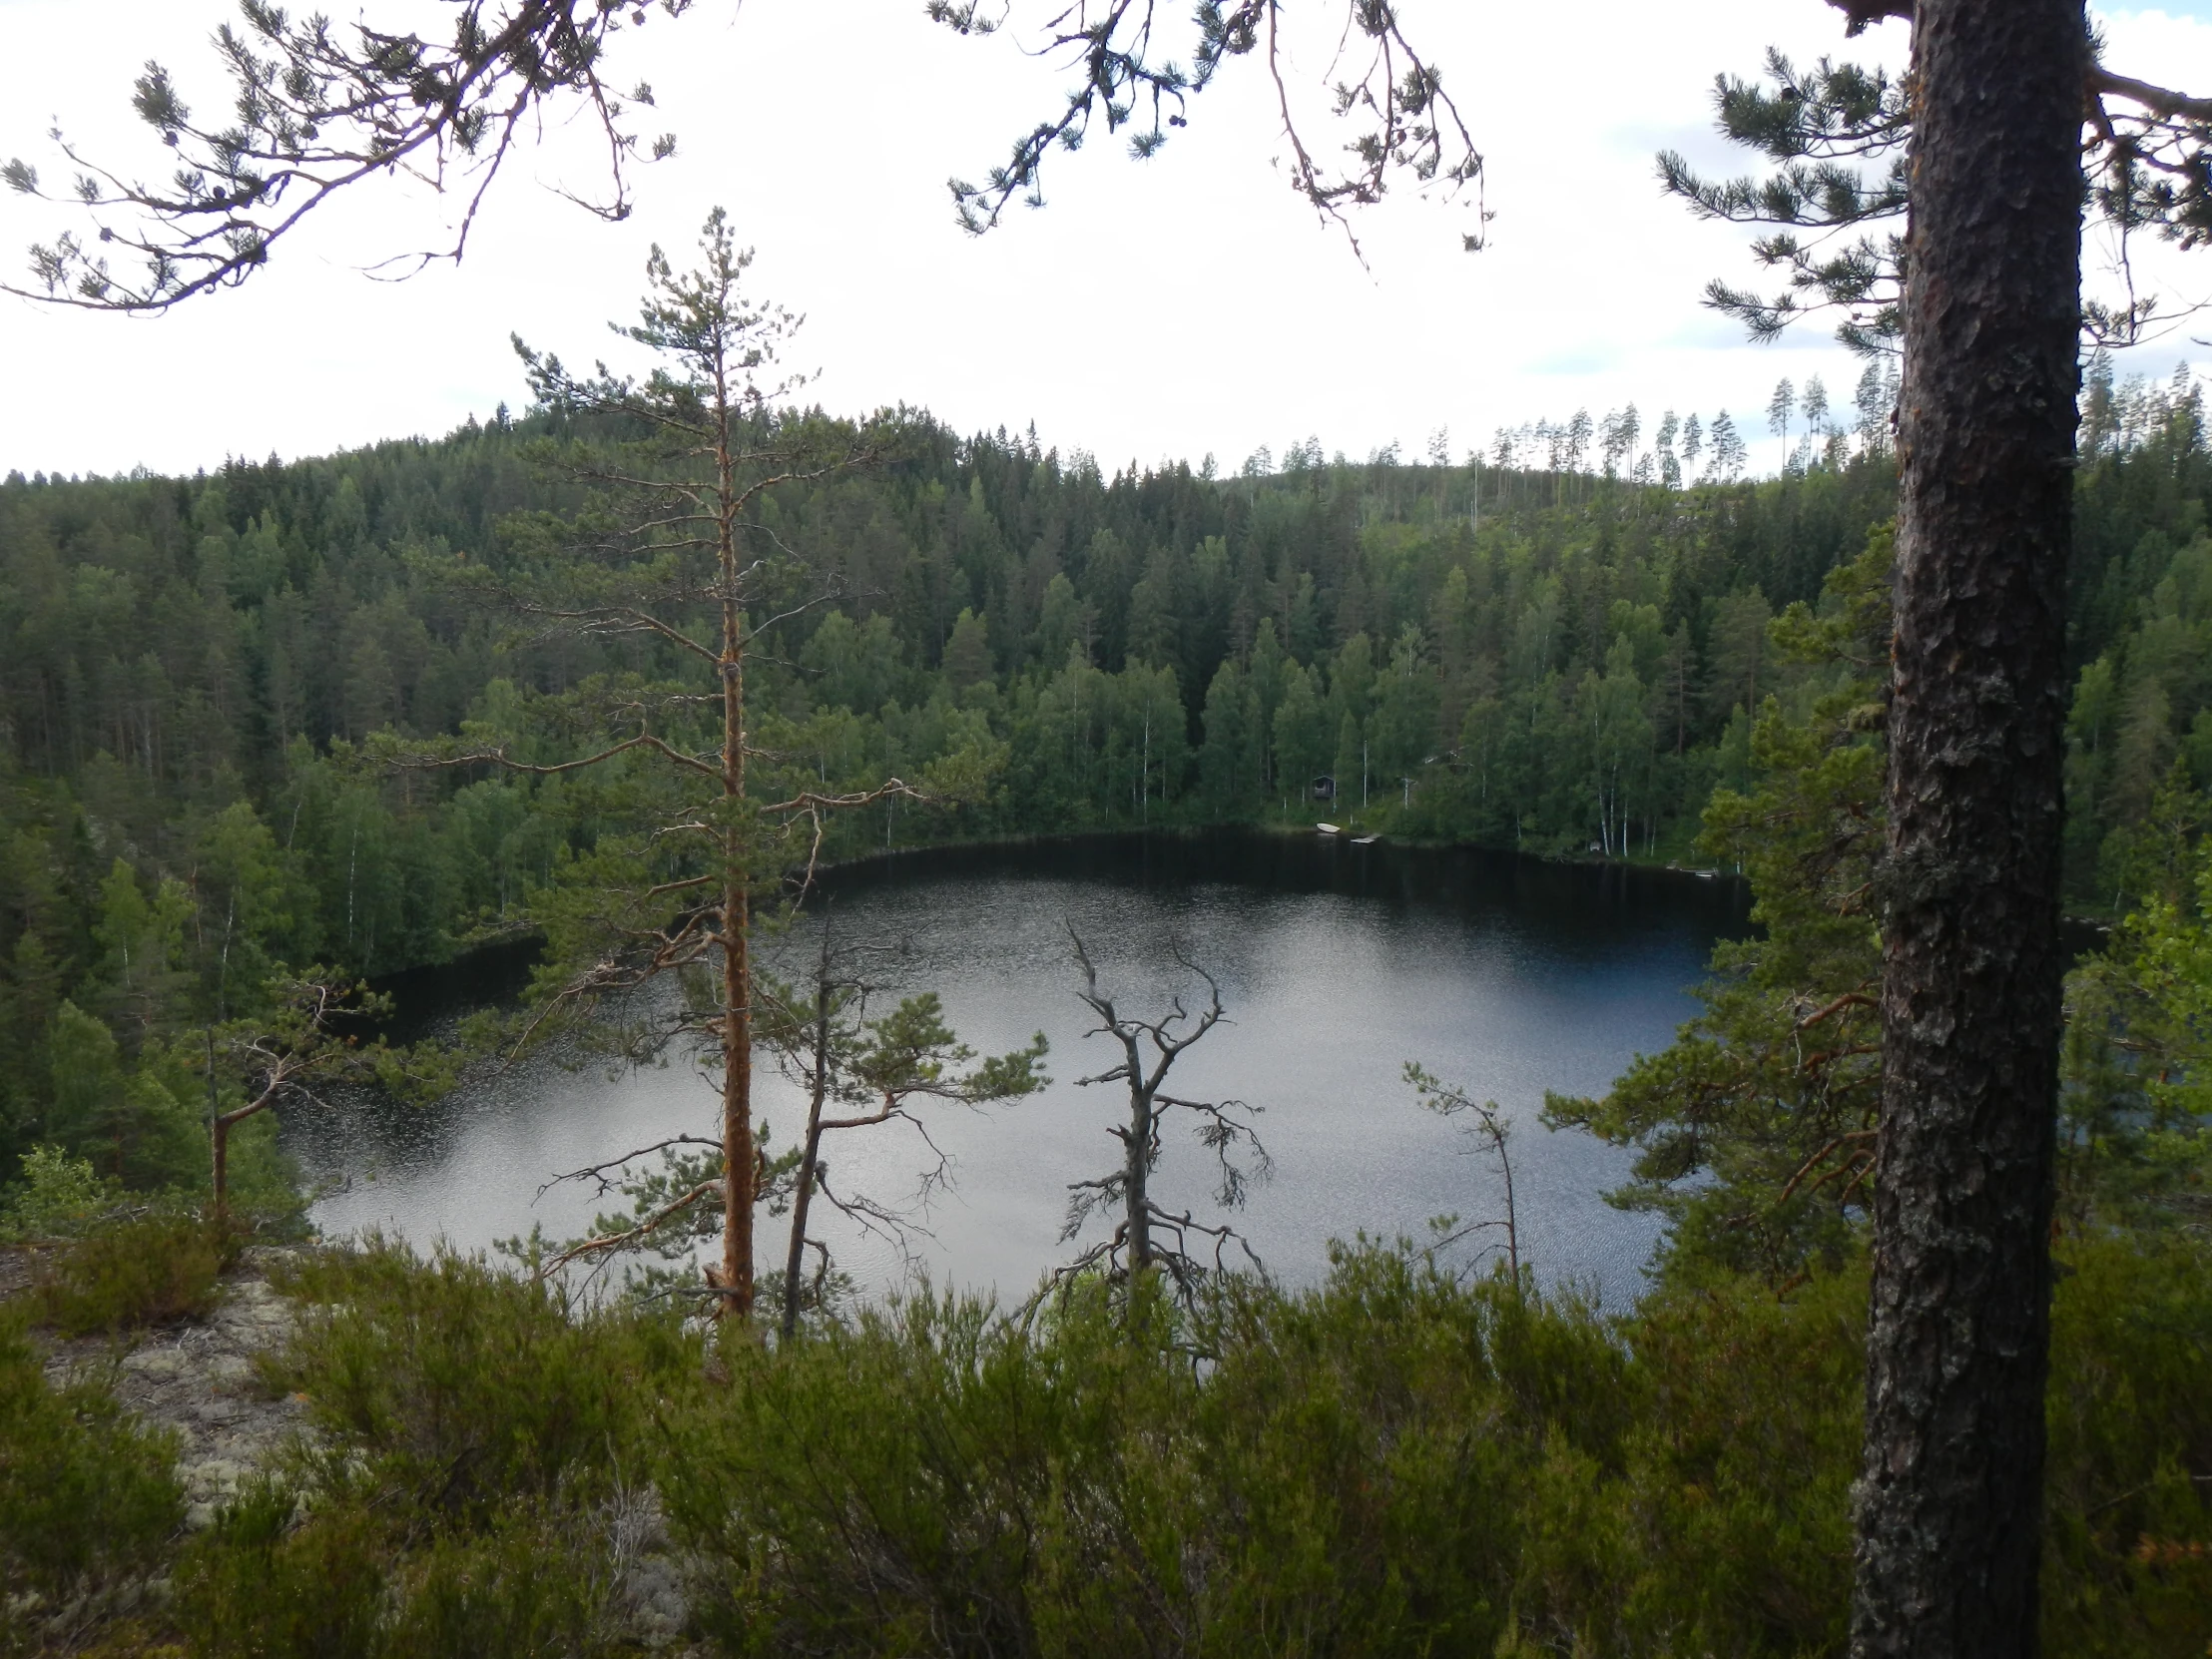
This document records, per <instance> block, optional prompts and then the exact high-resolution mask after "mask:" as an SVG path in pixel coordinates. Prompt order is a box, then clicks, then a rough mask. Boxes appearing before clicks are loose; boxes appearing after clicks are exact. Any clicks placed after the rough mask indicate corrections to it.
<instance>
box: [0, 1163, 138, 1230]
mask: <svg viewBox="0 0 2212 1659" xmlns="http://www.w3.org/2000/svg"><path fill="white" fill-rule="evenodd" d="M122 1198H123V1193H122V1189H121V1188H120V1187H119V1186H118V1185H117V1184H116V1183H115V1181H114V1180H113V1179H112V1178H110V1177H107V1176H104V1175H102V1174H100V1172H99V1171H97V1170H95V1169H94V1168H93V1167H92V1164H91V1161H90V1160H88V1159H84V1158H72V1157H70V1156H69V1154H68V1153H67V1152H65V1151H63V1150H62V1149H61V1148H60V1147H58V1146H52V1145H40V1146H34V1147H32V1148H31V1150H30V1151H29V1152H26V1153H25V1154H24V1155H23V1162H22V1165H21V1167H20V1169H19V1171H18V1175H17V1180H16V1183H15V1184H14V1185H13V1186H11V1187H9V1188H7V1189H6V1190H5V1192H0V1244H21V1243H24V1242H26V1241H30V1240H40V1239H66V1238H72V1237H74V1236H75V1235H77V1234H78V1233H81V1232H83V1231H84V1230H85V1228H87V1227H88V1226H90V1225H91V1224H92V1223H93V1222H94V1221H96V1220H98V1219H99V1218H100V1217H102V1216H104V1215H106V1214H108V1213H109V1212H110V1211H112V1210H114V1209H115V1208H116V1206H117V1205H118V1204H119V1203H120V1202H122Z"/></svg>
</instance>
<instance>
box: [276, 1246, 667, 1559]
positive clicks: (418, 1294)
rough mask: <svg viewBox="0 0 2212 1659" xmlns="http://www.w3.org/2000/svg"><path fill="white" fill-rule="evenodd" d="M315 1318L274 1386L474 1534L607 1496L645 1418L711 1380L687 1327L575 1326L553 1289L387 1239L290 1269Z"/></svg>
mask: <svg viewBox="0 0 2212 1659" xmlns="http://www.w3.org/2000/svg"><path fill="white" fill-rule="evenodd" d="M274 1278H275V1282H276V1283H277V1288H278V1289H280V1290H282V1291H284V1292H285V1293H286V1294H288V1295H290V1296H292V1297H294V1298H296V1299H298V1300H299V1301H301V1302H302V1303H304V1304H306V1305H307V1306H306V1310H305V1312H304V1315H303V1317H302V1319H301V1321H300V1324H299V1327H298V1329H297V1331H296V1332H295V1334H294V1336H293V1338H292V1340H291V1342H290V1343H289V1345H288V1346H287V1347H286V1348H285V1350H284V1351H283V1352H282V1353H280V1354H278V1355H275V1356H271V1357H269V1358H268V1359H266V1360H265V1361H264V1362H263V1366H262V1370H263V1374H264V1379H265V1381H266V1382H267V1383H269V1384H270V1385H271V1386H273V1387H275V1388H278V1389H281V1390H283V1391H287V1392H293V1391H296V1392H301V1393H304V1394H305V1395H306V1396H307V1398H308V1400H309V1401H310V1411H311V1414H312V1417H313V1421H314V1424H315V1426H316V1427H317V1428H318V1429H320V1430H321V1431H322V1432H323V1433H324V1434H325V1435H326V1436H327V1437H328V1441H329V1443H330V1444H331V1445H333V1446H336V1447H340V1448H342V1450H343V1454H344V1456H345V1457H347V1458H349V1459H351V1460H352V1462H353V1463H354V1464H355V1465H356V1466H358V1467H363V1468H366V1469H368V1470H369V1471H370V1472H371V1477H372V1478H373V1479H374V1480H376V1481H377V1482H379V1483H381V1484H382V1485H384V1486H386V1487H388V1488H390V1489H391V1490H393V1491H395V1492H402V1493H405V1494H407V1496H408V1499H409V1501H411V1502H414V1503H417V1504H419V1505H421V1506H423V1507H425V1508H426V1509H429V1510H433V1511H436V1512H438V1513H439V1514H441V1515H443V1516H446V1517H449V1518H455V1519H458V1520H461V1521H463V1522H466V1523H468V1524H474V1523H476V1522H477V1521H479V1520H481V1519H482V1518H483V1517H484V1516H485V1515H486V1514H488V1513H492V1512H496V1511H499V1510H502V1509H505V1508H507V1507H509V1506H511V1505H512V1504H514V1503H515V1502H517V1501H536V1500H550V1499H552V1498H554V1497H555V1496H557V1495H563V1494H566V1495H567V1496H568V1497H571V1498H573V1499H575V1500H576V1501H586V1500H588V1499H589V1498H591V1497H593V1496H595V1495H596V1494H597V1493H598V1492H599V1491H600V1490H601V1489H603V1488H604V1486H605V1485H606V1483H607V1482H608V1481H609V1480H610V1479H612V1478H614V1477H615V1475H616V1474H617V1472H618V1460H619V1459H620V1458H621V1457H622V1456H623V1455H624V1454H625V1453H626V1451H628V1450H629V1449H630V1448H632V1447H634V1446H635V1445H636V1443H637V1439H638V1435H639V1432H640V1424H641V1421H642V1420H643V1413H644V1411H645V1410H646V1409H647V1408H649V1407H650V1406H651V1404H652V1403H653V1402H654V1401H655V1400H657V1399H659V1398H661V1397H663V1396H664V1395H665V1394H666V1393H667V1392H668V1390H670V1389H671V1388H674V1387H679V1386H682V1385H684V1383H685V1382H686V1381H687V1380H688V1379H690V1378H693V1377H696V1375H697V1373H698V1370H699V1347H698V1343H697V1341H696V1339H692V1338H686V1337H685V1336H684V1335H683V1334H682V1333H681V1330H680V1328H679V1327H678V1326H677V1325H676V1324H675V1323H674V1322H673V1321H664V1320H656V1319H651V1318H645V1317H639V1316H634V1315H631V1314H627V1313H618V1312H601V1313H596V1314H590V1315H580V1316H578V1317H573V1318H572V1317H571V1316H570V1313H569V1311H568V1310H567V1309H566V1308H565V1307H564V1305H563V1303H562V1301H561V1299H560V1297H559V1296H558V1295H556V1294H555V1293H554V1292H553V1291H551V1290H549V1289H548V1288H547V1287H545V1286H543V1285H538V1284H533V1283H531V1282H530V1281H528V1280H524V1279H520V1278H517V1277H516V1276H514V1275H513V1274H510V1273H506V1272H503V1271H501V1270H499V1269H496V1268H493V1267H490V1266H487V1265H486V1264H485V1263H484V1262H482V1261H481V1260H470V1259H464V1258H462V1257H459V1256H456V1255H454V1254H452V1253H451V1252H448V1251H441V1252H439V1253H438V1254H436V1255H435V1256H433V1257H432V1258H431V1259H430V1260H428V1261H423V1260H422V1259H420V1258H418V1257H416V1256H414V1255H413V1254H412V1253H411V1252H409V1251H408V1250H406V1249H405V1248H404V1247H402V1246H396V1245H390V1244H386V1243H383V1242H382V1241H380V1240H372V1241H370V1242H369V1243H368V1245H367V1246H366V1247H365V1248H363V1249H361V1250H358V1251H350V1250H348V1251H325V1252H321V1253H318V1254H316V1255H314V1256H310V1257H307V1258H305V1259H304V1260H302V1261H301V1262H299V1263H297V1264H295V1265H293V1266H291V1267H288V1268H284V1269H280V1270H278V1271H277V1274H276V1275H275V1276H274Z"/></svg>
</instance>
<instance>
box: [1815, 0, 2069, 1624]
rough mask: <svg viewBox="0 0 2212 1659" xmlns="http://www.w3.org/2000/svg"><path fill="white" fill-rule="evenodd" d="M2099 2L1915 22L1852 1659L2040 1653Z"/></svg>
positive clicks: (1943, 14) (2057, 0) (1951, 1)
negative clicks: (2091, 100)
mask: <svg viewBox="0 0 2212 1659" xmlns="http://www.w3.org/2000/svg"><path fill="white" fill-rule="evenodd" d="M2085 39H2086V34H2085V28H2084V21H2083V14H2082V5H2081V0H1920V5H1919V8H1918V14H1917V19H1916V23H1915V28H1914V41H1913V55H1914V75H1915V78H1916V81H1917V95H1916V99H1915V111H1914V121H1915V128H1914V160H1913V176H1912V214H1913V218H1912V228H1911V232H1910V242H1909V249H1910V255H1909V259H1910V264H1909V271H1908V284H1907V288H1906V310H1905V330H1906V363H1905V381H1904V392H1903V397H1902V402H1901V408H1900V414H1899V454H1900V461H1901V468H1902V480H1901V497H1900V514H1899V536H1898V563H1899V575H1898V595H1897V601H1898V602H1897V634H1896V640H1895V645H1894V659H1895V667H1896V691H1895V699H1894V702H1893V704H1892V706H1891V711H1890V749H1891V758H1890V785H1889V816H1890V826H1889V837H1890V846H1889V858H1888V861H1887V866H1886V869H1885V872H1884V875H1883V878H1882V882H1883V897H1884V901H1885V919H1884V927H1883V959H1884V980H1883V997H1882V1018H1883V1103H1882V1129H1881V1148H1880V1163H1879V1173H1878V1177H1877V1181H1876V1188H1875V1261H1874V1292H1873V1308H1872V1319H1871V1327H1870V1333H1869V1341H1868V1375H1867V1425H1866V1436H1867V1437H1866V1455H1865V1463H1864V1467H1863V1471H1862V1478H1861V1481H1860V1484H1859V1488H1858V1494H1857V1498H1858V1501H1857V1530H1858V1541H1857V1550H1856V1555H1857V1586H1856V1592H1855V1596H1854V1603H1853V1611H1852V1651H1853V1653H1854V1654H1855V1655H1863V1656H1875V1655H1881V1656H1885V1659H1887V1656H1903V1655H1913V1656H1927V1659H1935V1656H1937V1655H1940V1656H1943V1659H1958V1656H1964V1655H1981V1654H1987V1655H1991V1656H1994V1655H2000V1654H2001V1655H2003V1656H2005V1659H2021V1656H2023V1655H2032V1654H2033V1653H2034V1652H2035V1651H2036V1558H2037V1551H2038V1543H2039V1530H2040V1528H2039V1510H2040V1501H2041V1484H2042V1471H2043V1383H2044V1373H2045V1361H2046V1350H2047V1347H2048V1338H2049V1319H2048V1303H2049V1292H2050V1267H2049V1228H2050V1203H2051V1199H2050V1181H2051V1159H2052V1142H2053V1133H2054V1117H2055V1107H2056V1091H2057V1037H2058V1021H2059V982H2060V976H2061V972H2062V967H2063V963H2062V959H2061V957H2060V954H2059V949H2058V873H2059V821H2060V811H2061V801H2060V760H2061V752H2060V741H2061V736H2062V730H2063V720H2064V676H2063V661H2062V648H2063V643H2064V615H2063V608H2062V607H2063V598H2064V583H2065V567H2066V558H2067V553H2068V550H2069V545H2070V542H2071V539H2072V527H2071V506H2072V501H2071V497H2072V489H2071V480H2072V474H2071V465H2072V455H2073V439H2074V394H2075V388H2076V371H2075V351H2076V333H2077V328H2078V323H2079V315H2078V312H2079V276H2080V248H2079V243H2080V212H2081V170H2080V163H2079V158H2078V155H2077V148H2076V147H2077V141H2078V137H2079V133H2080V129H2081V119H2082V81H2083V74H2084V70H2085V56H2084V54H2085V46H2084V42H2085Z"/></svg>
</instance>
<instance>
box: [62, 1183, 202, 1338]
mask: <svg viewBox="0 0 2212 1659" xmlns="http://www.w3.org/2000/svg"><path fill="white" fill-rule="evenodd" d="M238 1247H239V1235H238V1233H237V1231H236V1230H235V1229H234V1228H233V1227H232V1226H231V1225H230V1224H228V1223H226V1222H223V1221H220V1220H211V1219H208V1218H205V1217H202V1216H200V1215H199V1214H197V1213H195V1212H192V1211H187V1210H181V1209H159V1210H156V1211H154V1212H153V1213H151V1214H141V1215H137V1216H128V1217H126V1218H125V1219H122V1220H119V1221H114V1222H110V1223H108V1224H106V1225H103V1226H99V1227H96V1228H94V1229H92V1230H91V1231H90V1232H87V1233H86V1234H84V1236H83V1237H81V1238H79V1239H77V1240H75V1241H74V1242H72V1243H71V1244H69V1245H67V1246H66V1247H65V1248H63V1249H62V1250H61V1251H60V1252H59V1253H58V1254H57V1255H56V1256H55V1257H54V1258H53V1259H52V1260H51V1261H50V1262H49V1263H47V1264H46V1266H45V1269H44V1271H43V1273H42V1275H41V1277H40V1280H39V1283H38V1286H37V1289H36V1292H35V1306H36V1307H37V1309H38V1314H39V1318H40V1319H41V1321H43V1322H44V1323H45V1324H48V1325H51V1326H53V1327H54V1328H55V1329H56V1330H57V1331H59V1332H61V1333H62V1334H63V1335H65V1336H70V1337H83V1336H89V1335H91V1334H92V1333H93V1332H96V1331H108V1332H119V1331H123V1330H127V1329H130V1328H133V1327H138V1326H149V1325H169V1324H173V1323H175V1322H176V1321H178V1320H184V1319H197V1318H199V1317H200V1316H202V1315H204V1314H206V1313H207V1312H208V1311H209V1310H210V1309H211V1308H213V1307H214V1306H215V1304H216V1300H217V1298H218V1296H219V1295H220V1294H221V1291H220V1287H219V1285H218V1280H219V1279H220V1277H221V1275H222V1272H223V1270H224V1269H225V1268H227V1267H229V1266H230V1265H231V1263H232V1262H233V1261H234V1260H236V1258H237V1255H238Z"/></svg>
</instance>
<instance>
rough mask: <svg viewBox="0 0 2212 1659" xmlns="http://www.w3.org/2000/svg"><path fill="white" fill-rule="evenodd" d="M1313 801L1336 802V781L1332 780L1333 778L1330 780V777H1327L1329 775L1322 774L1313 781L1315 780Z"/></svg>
mask: <svg viewBox="0 0 2212 1659" xmlns="http://www.w3.org/2000/svg"><path fill="white" fill-rule="evenodd" d="M1314 799H1315V800H1316V801H1334V800H1336V799H1337V780H1336V779H1334V778H1332V777H1330V776H1329V775H1328V774H1327V773H1324V774H1322V776H1321V777H1319V778H1317V779H1315V780H1314Z"/></svg>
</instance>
